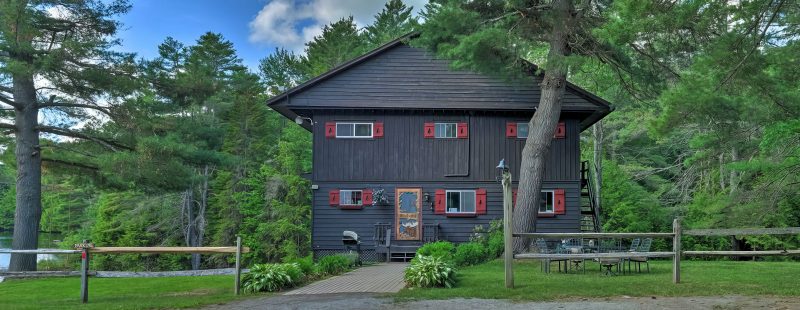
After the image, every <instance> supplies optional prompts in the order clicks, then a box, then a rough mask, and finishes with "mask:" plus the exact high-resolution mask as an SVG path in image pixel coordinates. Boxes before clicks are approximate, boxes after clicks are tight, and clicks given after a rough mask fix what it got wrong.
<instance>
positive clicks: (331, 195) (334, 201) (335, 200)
mask: <svg viewBox="0 0 800 310" xmlns="http://www.w3.org/2000/svg"><path fill="white" fill-rule="evenodd" d="M328 204H330V205H331V206H334V207H336V206H339V190H338V189H334V190H331V191H330V192H328Z"/></svg>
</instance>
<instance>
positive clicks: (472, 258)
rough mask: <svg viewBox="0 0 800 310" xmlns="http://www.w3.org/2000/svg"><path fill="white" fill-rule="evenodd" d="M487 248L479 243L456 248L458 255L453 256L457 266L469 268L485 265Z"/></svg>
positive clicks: (461, 245)
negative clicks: (470, 266)
mask: <svg viewBox="0 0 800 310" xmlns="http://www.w3.org/2000/svg"><path fill="white" fill-rule="evenodd" d="M487 258H488V256H487V255H486V247H484V246H483V244H480V243H477V242H467V243H462V244H459V245H458V246H457V247H456V254H455V255H454V256H453V260H454V261H455V263H456V265H457V266H469V265H477V264H480V263H483V262H485V261H486V260H487Z"/></svg>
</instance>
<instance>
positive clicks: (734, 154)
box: [728, 147, 739, 196]
mask: <svg viewBox="0 0 800 310" xmlns="http://www.w3.org/2000/svg"><path fill="white" fill-rule="evenodd" d="M737 161H739V150H737V149H736V147H732V148H731V162H733V163H735V162H737ZM730 170H731V176H730V179H729V180H728V181H729V183H728V188H730V195H731V196H733V195H735V194H736V189H737V188H738V187H739V172H738V171H736V170H734V169H730Z"/></svg>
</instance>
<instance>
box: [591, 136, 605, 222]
mask: <svg viewBox="0 0 800 310" xmlns="http://www.w3.org/2000/svg"><path fill="white" fill-rule="evenodd" d="M592 140H594V150H593V152H592V160H593V161H594V175H593V177H594V188H593V189H592V190H593V191H594V206H595V208H597V210H598V211H599V210H600V201H601V200H600V192H601V190H602V188H603V121H598V122H597V123H595V124H594V126H592ZM598 213H599V212H598ZM598 229H599V227H598Z"/></svg>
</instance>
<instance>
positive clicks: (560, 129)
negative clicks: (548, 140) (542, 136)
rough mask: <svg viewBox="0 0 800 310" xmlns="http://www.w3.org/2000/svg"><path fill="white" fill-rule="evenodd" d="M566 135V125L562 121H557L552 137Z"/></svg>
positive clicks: (559, 137) (564, 136)
mask: <svg viewBox="0 0 800 310" xmlns="http://www.w3.org/2000/svg"><path fill="white" fill-rule="evenodd" d="M566 137H567V125H566V124H565V123H564V122H558V125H557V126H556V133H555V134H554V135H553V138H556V139H564V138H566Z"/></svg>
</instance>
